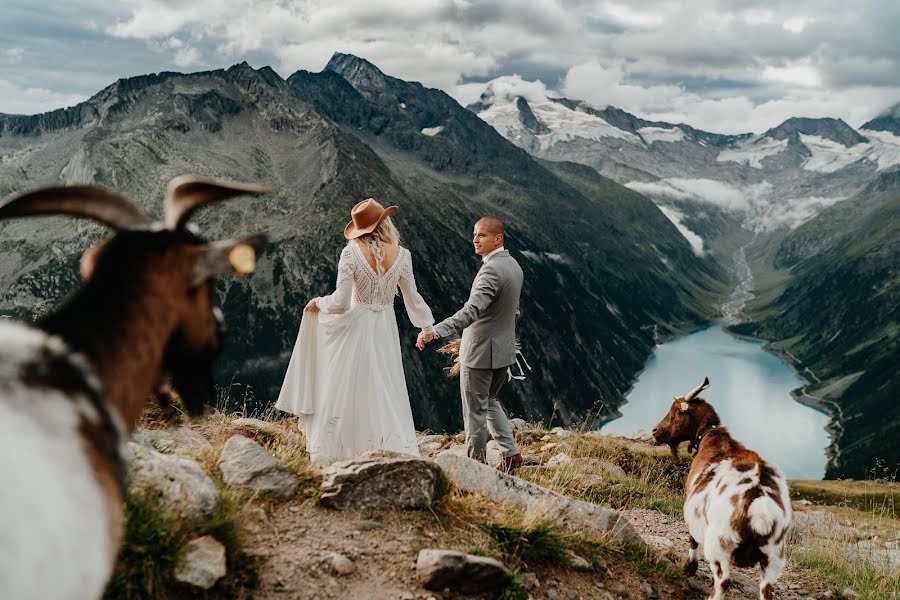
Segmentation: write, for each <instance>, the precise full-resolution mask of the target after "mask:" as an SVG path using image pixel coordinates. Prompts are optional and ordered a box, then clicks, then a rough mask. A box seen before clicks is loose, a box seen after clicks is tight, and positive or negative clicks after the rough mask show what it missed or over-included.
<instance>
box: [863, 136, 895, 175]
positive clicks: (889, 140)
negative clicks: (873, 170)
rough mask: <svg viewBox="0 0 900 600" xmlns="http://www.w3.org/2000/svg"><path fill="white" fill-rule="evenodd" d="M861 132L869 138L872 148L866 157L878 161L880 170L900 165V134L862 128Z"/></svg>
mask: <svg viewBox="0 0 900 600" xmlns="http://www.w3.org/2000/svg"><path fill="white" fill-rule="evenodd" d="M860 133H861V134H863V135H864V136H866V137H867V138H869V142H870V144H869V146H870V147H871V149H870V151H869V154H868V155H867V156H866V158H868V159H869V160H871V161H873V162H876V163H878V170H879V171H883V170H885V169H887V168H889V167H893V166H894V165H900V136H896V135H894V134H893V133H891V132H890V131H873V130H871V129H860Z"/></svg>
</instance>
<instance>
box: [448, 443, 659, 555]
mask: <svg viewBox="0 0 900 600" xmlns="http://www.w3.org/2000/svg"><path fill="white" fill-rule="evenodd" d="M437 464H438V465H440V467H441V468H442V469H443V470H444V473H446V474H447V476H448V477H450V479H452V480H453V482H454V483H455V484H456V486H457V487H458V488H459V489H461V490H463V491H465V492H478V493H479V494H483V495H485V496H487V497H488V498H491V499H492V500H496V501H497V502H503V503H504V504H511V505H513V506H518V507H520V508H522V509H525V510H527V511H528V512H531V513H533V514H535V515H538V516H539V517H540V518H542V519H545V520H547V521H553V522H555V523H560V524H562V525H564V526H566V527H569V528H570V529H574V530H581V531H586V532H589V533H592V534H595V535H609V536H610V538H611V539H612V540H613V541H614V542H616V543H619V544H642V543H643V540H641V536H640V535H638V533H637V531H636V530H635V529H634V527H633V526H632V525H631V523H630V522H629V521H628V519H626V518H625V517H623V516H621V515H620V514H619V513H618V512H616V511H615V510H613V509H612V508H610V507H608V506H600V505H597V504H591V503H590V502H584V501H581V500H575V499H573V498H569V497H567V496H563V495H562V494H559V493H557V492H554V491H553V490H549V489H547V488H545V487H542V486H539V485H537V484H534V483H531V482H528V481H525V480H524V479H519V478H518V477H515V476H513V475H509V474H507V473H502V472H500V471H498V470H496V469H494V468H491V467H489V466H488V465H486V464H483V463H480V462H478V461H475V460H472V459H471V458H468V457H465V456H461V455H460V454H458V453H455V452H442V453H441V454H439V455H438V457H437Z"/></svg>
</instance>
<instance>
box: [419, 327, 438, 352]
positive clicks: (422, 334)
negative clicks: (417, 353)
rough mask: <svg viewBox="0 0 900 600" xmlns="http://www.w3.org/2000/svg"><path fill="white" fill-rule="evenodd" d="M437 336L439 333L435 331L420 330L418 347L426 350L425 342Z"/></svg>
mask: <svg viewBox="0 0 900 600" xmlns="http://www.w3.org/2000/svg"><path fill="white" fill-rule="evenodd" d="M436 337H437V334H436V333H434V332H431V333H425V332H424V331H420V332H419V337H417V338H416V348H418V349H419V350H424V349H425V344H427V343H428V342H430V341H431V340H433V339H435V338H436Z"/></svg>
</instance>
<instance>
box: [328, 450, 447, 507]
mask: <svg viewBox="0 0 900 600" xmlns="http://www.w3.org/2000/svg"><path fill="white" fill-rule="evenodd" d="M440 478H441V470H440V469H439V468H438V466H437V464H435V463H434V462H433V461H430V460H424V459H421V458H418V457H415V456H410V455H408V454H400V453H399V452H388V451H384V450H374V451H371V452H366V453H364V454H362V455H360V456H359V457H357V458H353V459H350V460H346V461H342V462H339V463H335V464H334V465H331V466H330V467H328V468H327V469H326V470H325V472H324V479H323V480H322V498H321V502H322V504H323V505H324V506H328V507H331V508H336V509H338V510H354V509H356V510H359V509H383V508H425V507H427V506H428V505H430V504H431V503H432V502H434V500H435V496H436V494H437V492H438V487H439V485H438V484H439V482H440Z"/></svg>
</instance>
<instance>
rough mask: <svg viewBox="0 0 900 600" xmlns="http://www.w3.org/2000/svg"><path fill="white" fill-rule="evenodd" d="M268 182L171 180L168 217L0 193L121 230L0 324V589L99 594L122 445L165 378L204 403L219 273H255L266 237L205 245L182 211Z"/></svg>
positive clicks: (40, 594) (108, 203) (43, 194)
mask: <svg viewBox="0 0 900 600" xmlns="http://www.w3.org/2000/svg"><path fill="white" fill-rule="evenodd" d="M267 192H269V190H268V189H266V188H263V187H260V186H256V185H248V184H241V183H230V182H223V181H214V180H208V179H201V178H197V177H189V176H184V177H178V178H175V179H173V180H172V181H171V182H170V183H169V186H168V190H167V194H166V198H165V222H164V223H163V224H160V223H153V222H152V221H151V220H150V219H149V218H148V217H147V216H146V215H145V214H144V213H143V211H141V210H140V209H139V208H138V207H137V206H136V205H135V204H134V203H133V202H131V201H130V200H129V199H127V198H125V197H124V196H122V195H119V194H117V193H115V192H111V191H109V190H105V189H103V188H100V187H96V186H92V185H72V186H65V187H60V186H54V187H46V188H42V189H37V190H34V191H30V192H26V193H24V194H21V195H19V196H16V197H14V198H11V199H9V200H6V201H5V202H3V203H2V204H0V219H11V218H16V217H29V216H36V215H71V216H75V217H84V218H88V219H92V220H94V221H97V222H99V223H102V224H104V225H107V226H109V227H111V228H112V229H114V230H115V231H116V233H115V235H114V236H113V237H112V238H111V239H109V240H107V241H105V242H103V243H102V244H100V245H98V246H96V247H94V248H91V249H90V250H88V251H87V252H86V253H85V255H84V256H83V258H82V275H83V276H84V277H85V282H84V283H83V285H81V286H80V287H79V288H78V289H77V290H76V291H75V292H74V293H73V294H72V295H71V296H70V297H69V298H68V299H67V300H66V301H65V303H64V304H63V305H62V306H61V307H60V308H58V309H57V310H55V311H52V312H51V313H49V314H48V315H46V316H45V317H44V318H42V319H41V320H40V321H38V323H37V324H36V326H35V327H29V326H26V325H23V324H17V323H12V322H8V321H0V447H2V448H0V451H2V452H4V455H5V457H6V458H5V459H4V460H3V461H2V462H0V480H2V481H3V482H4V484H3V490H2V491H0V597H3V598H97V597H99V596H100V595H101V594H102V593H103V589H104V587H105V585H106V581H107V579H108V577H109V575H110V573H111V571H112V567H113V563H114V560H115V556H116V553H117V551H118V547H119V544H120V542H121V539H122V494H123V472H124V468H123V467H124V460H123V456H122V448H123V447H124V444H125V442H126V441H127V440H128V437H129V436H130V434H131V432H132V431H133V429H134V427H135V425H136V423H137V420H138V418H139V417H140V415H141V412H142V411H143V408H144V404H145V402H146V400H147V398H148V397H149V395H150V394H151V393H152V392H153V391H154V390H155V389H157V387H158V385H159V382H160V381H162V380H163V378H164V377H165V376H166V375H169V376H171V378H172V386H173V387H174V388H175V390H176V391H177V392H178V393H179V395H180V396H181V397H182V399H183V401H184V403H185V406H186V408H187V409H188V411H189V412H191V413H192V414H197V413H199V412H200V411H201V410H202V407H203V404H204V403H205V402H209V401H211V400H213V398H214V395H215V390H214V387H213V379H212V363H213V360H214V359H215V357H216V355H217V354H218V353H219V351H220V348H221V343H222V341H221V333H222V326H223V323H222V315H221V311H220V310H219V309H218V308H217V307H216V305H215V294H214V292H215V290H214V278H215V277H216V276H218V275H222V274H226V273H239V274H240V273H248V272H251V271H252V270H253V269H254V267H255V261H256V257H257V256H258V255H259V253H261V252H262V251H263V250H264V248H265V246H266V244H267V241H266V237H265V236H264V235H254V236H250V237H246V238H243V239H233V240H228V241H220V242H207V241H205V240H204V239H202V238H201V237H200V236H199V235H197V234H196V233H193V232H192V231H190V230H189V229H188V227H187V223H188V219H189V218H190V216H191V215H192V214H193V213H194V211H196V210H197V209H198V208H200V207H202V206H204V205H208V204H211V203H214V202H218V201H221V200H225V199H227V198H231V197H235V196H241V195H248V194H249V195H258V194H264V193H267ZM48 565H52V568H53V574H52V575H51V576H46V567H47V566H48Z"/></svg>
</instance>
